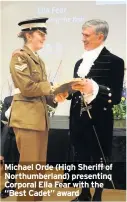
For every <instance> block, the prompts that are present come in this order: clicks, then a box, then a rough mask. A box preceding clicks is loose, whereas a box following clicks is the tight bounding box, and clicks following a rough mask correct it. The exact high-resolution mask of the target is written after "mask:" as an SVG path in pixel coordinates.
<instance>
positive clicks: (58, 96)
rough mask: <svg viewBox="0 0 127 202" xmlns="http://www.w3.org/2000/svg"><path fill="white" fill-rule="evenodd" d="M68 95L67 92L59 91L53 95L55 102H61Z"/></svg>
mask: <svg viewBox="0 0 127 202" xmlns="http://www.w3.org/2000/svg"><path fill="white" fill-rule="evenodd" d="M68 96H69V94H68V92H64V93H59V94H57V95H56V96H55V101H56V102H63V101H65V99H66V98H67V97H68Z"/></svg>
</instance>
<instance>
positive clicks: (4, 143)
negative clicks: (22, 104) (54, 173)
mask: <svg viewBox="0 0 127 202" xmlns="http://www.w3.org/2000/svg"><path fill="white" fill-rule="evenodd" d="M12 99H13V96H8V97H6V98H5V99H4V103H3V107H2V113H1V120H2V121H6V122H8V118H9V117H8V115H9V111H10V106H11V103H12ZM1 155H2V156H3V157H4V163H5V164H7V165H9V164H13V165H18V162H19V152H18V149H17V145H16V139H15V134H14V131H13V129H12V128H11V127H8V125H7V124H6V125H5V126H3V128H2V136H1ZM8 173H10V176H11V175H15V170H8ZM14 182H15V179H11V177H10V179H9V182H8V185H7V187H4V188H3V189H2V191H1V193H0V197H1V198H6V197H8V196H9V191H10V190H13V188H11V187H9V184H10V183H14Z"/></svg>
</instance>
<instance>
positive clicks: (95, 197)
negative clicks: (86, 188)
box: [92, 196, 102, 202]
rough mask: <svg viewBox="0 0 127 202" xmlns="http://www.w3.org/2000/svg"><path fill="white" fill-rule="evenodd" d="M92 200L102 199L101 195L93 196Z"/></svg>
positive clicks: (98, 200)
mask: <svg viewBox="0 0 127 202" xmlns="http://www.w3.org/2000/svg"><path fill="white" fill-rule="evenodd" d="M92 201H97V202H100V201H102V200H101V196H93V199H92Z"/></svg>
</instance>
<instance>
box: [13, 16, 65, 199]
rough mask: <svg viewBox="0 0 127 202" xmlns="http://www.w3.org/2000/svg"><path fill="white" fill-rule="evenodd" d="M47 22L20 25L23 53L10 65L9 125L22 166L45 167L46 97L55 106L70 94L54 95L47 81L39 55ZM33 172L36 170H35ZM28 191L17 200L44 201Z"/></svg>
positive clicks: (33, 20) (21, 191) (38, 20)
mask: <svg viewBox="0 0 127 202" xmlns="http://www.w3.org/2000/svg"><path fill="white" fill-rule="evenodd" d="M47 20H48V18H39V19H31V20H26V21H22V22H20V23H19V24H18V25H19V26H21V33H20V34H19V37H21V38H23V39H24V42H25V45H24V47H23V48H22V49H21V53H18V54H14V55H13V56H12V59H11V63H10V72H11V75H12V79H13V82H14V86H15V95H14V98H13V102H12V109H11V115H10V123H9V125H10V126H11V127H13V129H14V132H15V135H16V142H17V147H18V150H19V153H20V163H19V164H35V163H42V164H45V162H46V154H47V142H48V129H49V121H48V113H47V98H46V96H47V97H48V99H49V97H50V103H51V102H52V105H53V106H54V107H55V106H56V101H57V102H59V101H63V100H64V99H65V98H66V97H67V96H68V93H65V94H63V95H62V94H58V95H57V96H53V89H52V87H51V85H50V83H49V82H48V81H47V75H46V71H45V65H44V62H43V61H42V60H41V59H40V57H39V56H38V54H37V53H36V51H38V50H40V49H41V48H42V47H43V43H44V41H45V38H46V33H47V29H46V21H47ZM49 95H51V96H49ZM20 172H21V171H20ZM28 172H30V171H28ZM32 172H33V171H32ZM39 172H40V171H39ZM26 173H27V171H26ZM34 173H37V171H36V170H34ZM42 173H44V171H42ZM34 181H35V180H33V182H34ZM18 182H22V183H23V182H25V183H27V182H28V180H26V181H25V180H21V179H19V181H18ZM30 182H32V180H31V181H30ZM38 188H39V187H38V186H36V187H34V188H33V189H34V190H35V191H38V190H39V189H38ZM26 191H27V192H26V194H24V195H23V188H21V189H19V190H18V193H20V194H17V195H18V196H17V200H18V201H38V200H41V197H39V196H30V195H29V188H28V190H26Z"/></svg>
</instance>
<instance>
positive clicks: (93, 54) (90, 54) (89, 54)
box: [77, 44, 104, 78]
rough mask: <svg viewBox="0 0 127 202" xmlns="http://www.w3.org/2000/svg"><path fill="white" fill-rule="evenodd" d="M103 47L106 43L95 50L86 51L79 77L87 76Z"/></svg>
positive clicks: (79, 69)
mask: <svg viewBox="0 0 127 202" xmlns="http://www.w3.org/2000/svg"><path fill="white" fill-rule="evenodd" d="M103 48H104V44H102V45H100V46H99V47H97V48H95V49H93V50H90V51H86V50H85V51H84V53H83V55H82V59H83V61H82V63H81V64H80V66H79V68H78V71H77V74H78V76H79V77H82V78H84V77H85V76H87V74H88V73H89V71H90V69H91V67H92V65H94V61H95V60H96V59H97V57H98V56H99V54H100V52H101V51H102V49H103Z"/></svg>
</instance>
